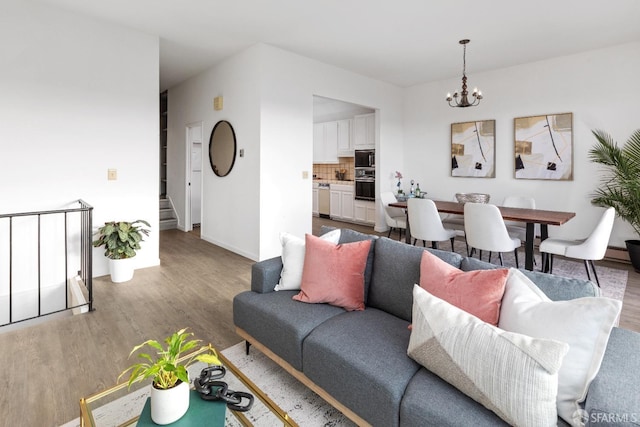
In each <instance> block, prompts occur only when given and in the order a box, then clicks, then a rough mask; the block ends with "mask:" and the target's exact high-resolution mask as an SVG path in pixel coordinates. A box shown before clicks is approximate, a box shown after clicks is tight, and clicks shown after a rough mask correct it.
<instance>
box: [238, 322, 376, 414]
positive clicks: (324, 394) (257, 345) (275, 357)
mask: <svg viewBox="0 0 640 427" xmlns="http://www.w3.org/2000/svg"><path fill="white" fill-rule="evenodd" d="M236 333H237V334H238V335H240V337H242V339H244V340H247V341H248V342H250V343H251V345H252V346H254V347H255V348H257V349H258V350H260V351H261V352H262V353H264V354H265V356H267V357H268V358H269V359H271V360H273V361H274V362H275V363H277V364H278V365H279V366H280V367H281V368H282V369H284V370H285V371H287V372H288V373H289V374H291V375H293V377H295V378H296V379H297V380H298V381H300V382H301V383H302V384H304V385H305V386H306V387H307V388H309V389H310V390H312V391H313V392H314V393H316V394H317V395H318V396H320V397H321V398H323V399H324V400H325V401H326V402H327V403H328V404H330V405H331V406H333V407H334V408H336V409H337V410H338V411H340V412H342V413H343V414H344V416H345V417H347V418H349V419H350V420H351V421H353V422H354V423H356V425H358V426H363V427H367V426H368V427H371V424H369V423H368V422H367V421H365V420H364V419H362V418H361V417H359V416H358V415H357V414H356V413H355V412H353V411H352V410H351V409H349V408H347V407H346V406H344V405H343V404H342V403H340V402H339V401H337V400H336V399H335V398H334V397H333V396H331V395H330V394H329V393H327V391H326V390H324V389H323V388H322V387H320V386H318V385H317V384H316V383H314V382H313V381H311V380H310V379H309V378H308V377H307V376H306V375H305V374H303V373H302V372H300V371H298V370H297V369H296V368H294V367H293V366H291V365H290V364H289V363H288V362H287V361H286V360H284V359H283V358H281V357H280V356H278V355H277V354H275V353H274V352H272V351H271V350H269V348H267V347H266V346H265V345H263V344H261V343H260V342H259V341H258V340H256V339H255V338H253V337H252V336H251V335H249V334H248V333H247V332H246V331H245V330H243V329H241V328H238V327H236ZM294 421H295V420H294Z"/></svg>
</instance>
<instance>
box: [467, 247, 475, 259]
mask: <svg viewBox="0 0 640 427" xmlns="http://www.w3.org/2000/svg"><path fill="white" fill-rule="evenodd" d="M475 253H476V248H471V250H469V246H467V255H468V256H469V257H472V256H473V254H475Z"/></svg>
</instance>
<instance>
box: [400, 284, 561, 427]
mask: <svg viewBox="0 0 640 427" xmlns="http://www.w3.org/2000/svg"><path fill="white" fill-rule="evenodd" d="M568 349H569V346H568V345H567V344H565V343H561V342H558V341H554V340H547V339H539V338H531V337H528V336H526V335H522V334H516V333H513V332H506V331H502V330H500V329H498V328H496V327H495V326H491V325H489V324H488V323H485V322H483V321H481V320H480V319H478V318H477V317H475V316H473V315H471V314H469V313H466V312H465V311H462V310H460V309H459V308H457V307H455V306H453V305H451V304H449V303H448V302H446V301H444V300H441V299H440V298H438V297H435V296H433V295H431V294H430V293H429V292H427V291H425V290H424V289H422V288H420V287H419V286H418V285H415V286H414V288H413V329H412V331H411V338H410V340H409V348H408V350H407V354H408V355H409V357H411V358H412V359H414V360H415V361H416V362H418V363H420V364H421V365H423V366H424V367H425V368H427V369H429V370H430V371H432V372H433V373H435V374H436V375H438V376H439V377H441V378H442V379H443V380H445V381H447V382H448V383H450V384H452V385H453V386H455V387H456V388H458V389H459V390H460V391H461V392H463V393H464V394H466V395H467V396H469V397H471V398H472V399H474V400H476V401H477V402H479V403H481V404H482V405H484V406H485V407H487V408H488V409H490V410H492V411H493V412H495V413H496V414H497V415H498V416H499V417H500V418H502V419H503V420H505V421H506V422H508V423H509V424H512V425H518V426H532V427H539V426H551V425H553V426H555V425H556V424H557V422H558V415H557V410H556V394H557V392H558V370H559V369H560V365H561V363H562V358H563V357H564V355H565V354H566V353H567V351H568Z"/></svg>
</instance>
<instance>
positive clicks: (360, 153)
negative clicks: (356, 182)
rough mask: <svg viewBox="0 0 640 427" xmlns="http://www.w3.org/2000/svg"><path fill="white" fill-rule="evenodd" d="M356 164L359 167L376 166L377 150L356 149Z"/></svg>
mask: <svg viewBox="0 0 640 427" xmlns="http://www.w3.org/2000/svg"><path fill="white" fill-rule="evenodd" d="M354 166H355V167H357V168H374V167H375V166H376V150H355V152H354Z"/></svg>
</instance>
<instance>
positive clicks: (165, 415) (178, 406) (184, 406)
mask: <svg viewBox="0 0 640 427" xmlns="http://www.w3.org/2000/svg"><path fill="white" fill-rule="evenodd" d="M188 409H189V383H184V382H181V383H180V384H178V385H177V386H175V387H173V388H170V389H167V390H159V389H157V388H155V387H153V386H151V420H153V422H154V423H156V424H160V425H165V424H171V423H173V422H175V421H177V420H179V419H180V418H181V417H182V416H183V415H184V414H186V413H187V410H188Z"/></svg>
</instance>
